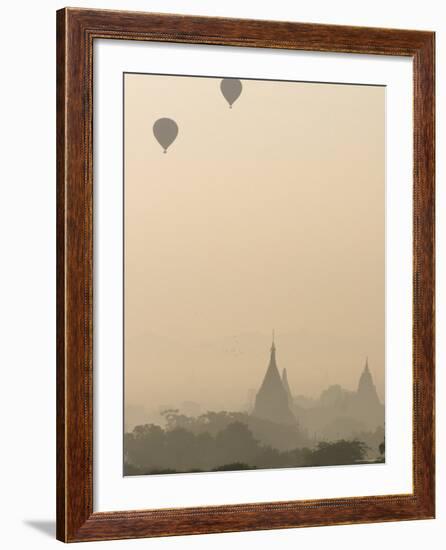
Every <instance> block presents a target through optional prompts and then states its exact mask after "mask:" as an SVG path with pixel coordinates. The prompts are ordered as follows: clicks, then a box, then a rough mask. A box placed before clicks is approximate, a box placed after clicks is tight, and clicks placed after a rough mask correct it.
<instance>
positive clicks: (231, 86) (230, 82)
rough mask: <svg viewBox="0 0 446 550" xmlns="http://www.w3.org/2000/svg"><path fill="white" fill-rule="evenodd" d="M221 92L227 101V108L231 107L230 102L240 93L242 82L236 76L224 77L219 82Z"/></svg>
mask: <svg viewBox="0 0 446 550" xmlns="http://www.w3.org/2000/svg"><path fill="white" fill-rule="evenodd" d="M220 89H221V93H222V94H223V96H224V98H225V99H226V101H227V102H228V103H229V108H230V109H232V104H233V103H234V101H236V100H237V99H238V98H239V96H240V94H241V93H242V83H241V82H240V80H238V79H237V78H224V79H223V80H222V81H221V83H220Z"/></svg>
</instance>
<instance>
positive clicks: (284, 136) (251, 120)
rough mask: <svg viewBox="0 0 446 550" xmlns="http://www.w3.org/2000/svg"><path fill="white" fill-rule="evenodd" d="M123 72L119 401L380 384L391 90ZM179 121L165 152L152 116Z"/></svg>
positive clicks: (230, 400) (150, 405)
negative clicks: (277, 378)
mask: <svg viewBox="0 0 446 550" xmlns="http://www.w3.org/2000/svg"><path fill="white" fill-rule="evenodd" d="M242 84H243V90H242V93H241V96H240V97H239V99H238V100H237V101H236V102H235V104H234V105H233V108H232V109H229V107H228V104H227V103H226V101H225V99H224V98H223V96H222V94H221V91H220V79H214V78H193V77H172V76H153V75H126V76H125V383H126V385H125V387H126V406H144V407H146V408H147V409H148V410H151V409H154V408H157V407H159V406H161V405H179V404H180V403H181V402H183V401H195V402H198V403H201V404H202V405H203V407H205V408H206V407H216V408H217V407H218V408H221V407H223V408H237V407H240V406H241V405H242V404H243V403H244V402H245V401H246V399H247V392H248V390H249V389H251V388H253V389H256V390H257V389H258V387H259V386H260V384H261V382H262V379H263V376H264V373H265V370H266V367H267V364H268V358H269V347H270V345H271V331H272V329H273V328H274V329H275V331H276V345H277V360H278V366H279V368H280V369H281V368H284V367H286V368H287V371H288V378H289V382H290V385H291V389H292V391H293V392H294V393H295V394H308V395H318V394H319V393H320V391H321V390H322V389H324V388H326V387H327V386H328V385H330V384H334V383H339V384H341V385H343V386H345V387H346V388H349V389H355V388H356V386H357V383H358V379H359V375H360V373H361V371H362V368H363V364H364V361H365V356H366V355H368V356H369V364H370V368H371V371H372V374H373V376H374V379H375V382H376V384H377V388H378V392H379V394H380V396H381V398H383V390H384V184H385V181H384V146H385V141H384V105H385V89H384V88H382V87H371V86H353V85H331V84H310V83H297V82H266V81H250V80H242ZM161 117H169V118H172V119H174V120H175V121H176V123H177V124H178V127H179V133H178V137H177V139H176V141H175V142H174V143H173V145H171V147H170V148H169V150H168V151H167V154H163V149H162V148H161V146H160V145H159V143H158V142H157V141H156V140H155V138H154V136H153V132H152V127H153V124H154V122H155V121H156V120H157V119H158V118H161Z"/></svg>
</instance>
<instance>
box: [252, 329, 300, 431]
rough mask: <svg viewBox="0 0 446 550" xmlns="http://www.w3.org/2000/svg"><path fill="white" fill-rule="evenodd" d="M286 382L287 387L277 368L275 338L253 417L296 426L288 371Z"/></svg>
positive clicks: (285, 377)
mask: <svg viewBox="0 0 446 550" xmlns="http://www.w3.org/2000/svg"><path fill="white" fill-rule="evenodd" d="M284 380H285V382H286V387H285V385H284V382H283V381H282V379H281V378H280V374H279V370H278V368H277V363H276V346H275V344H274V336H273V343H272V346H271V356H270V360H269V365H268V368H267V370H266V374H265V377H264V379H263V382H262V385H261V386H260V389H259V391H258V392H257V395H256V399H255V404H254V410H253V412H252V415H253V416H256V417H258V418H262V419H264V420H270V421H271V422H276V423H277V424H294V423H295V422H296V419H295V417H294V415H293V413H292V412H291V408H290V400H289V399H290V396H291V392H290V389H289V386H288V380H287V376H286V371H285V372H284Z"/></svg>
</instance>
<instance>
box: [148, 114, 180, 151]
mask: <svg viewBox="0 0 446 550" xmlns="http://www.w3.org/2000/svg"><path fill="white" fill-rule="evenodd" d="M153 135H154V136H155V137H156V140H157V141H158V143H159V144H160V145H161V147H162V148H163V149H164V152H165V153H166V152H167V149H168V147H169V146H170V145H172V143H173V142H174V141H175V139H176V137H177V135H178V125H177V123H176V122H175V121H174V120H172V119H171V118H159V119H158V120H157V121H156V122H155V124H154V125H153Z"/></svg>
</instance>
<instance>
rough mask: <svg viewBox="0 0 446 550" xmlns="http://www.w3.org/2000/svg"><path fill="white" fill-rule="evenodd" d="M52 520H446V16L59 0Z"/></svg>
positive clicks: (204, 524)
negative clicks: (437, 299)
mask: <svg viewBox="0 0 446 550" xmlns="http://www.w3.org/2000/svg"><path fill="white" fill-rule="evenodd" d="M57 71H58V72H57V117H58V120H57V148H58V156H57V178H58V182H57V202H58V219H57V229H58V244H57V257H58V265H57V281H58V289H57V301H58V305H57V330H58V336H57V344H58V348H57V407H58V411H57V414H58V420H57V437H58V443H57V537H58V538H59V539H60V540H63V541H66V542H72V541H90V540H107V539H124V538H136V537H151V536H167V535H183V534H193V533H195V534H198V533H214V532H226V531H245V530H256V529H279V528H291V527H304V526H317V525H334V524H346V523H358V522H378V521H390V520H410V519H426V518H433V517H434V507H435V484H434V33H432V32H424V31H411V30H395V29H377V28H360V27H342V26H330V25H314V24H302V23H289V22H273V21H256V20H236V19H224V18H207V17H192V16H182V15H162V14H151V13H131V12H124V11H123V12H116V11H97V10H89V9H75V8H66V9H63V10H60V11H59V12H58V13H57Z"/></svg>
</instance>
